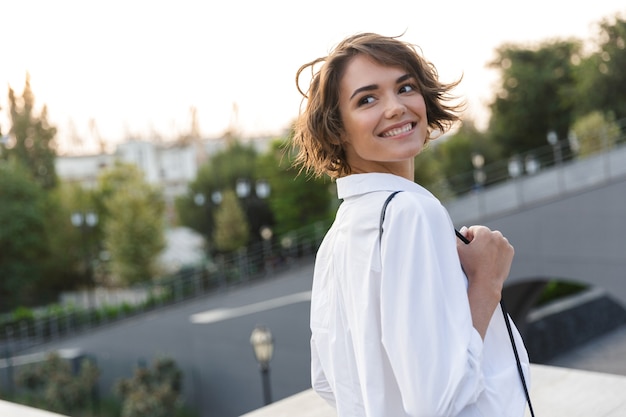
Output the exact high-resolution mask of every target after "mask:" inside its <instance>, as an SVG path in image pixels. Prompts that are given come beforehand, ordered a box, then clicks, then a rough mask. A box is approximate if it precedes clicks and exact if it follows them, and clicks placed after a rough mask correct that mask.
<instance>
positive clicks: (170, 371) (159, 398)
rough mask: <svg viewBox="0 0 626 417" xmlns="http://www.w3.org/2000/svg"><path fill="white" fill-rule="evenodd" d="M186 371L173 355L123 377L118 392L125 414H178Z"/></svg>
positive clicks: (156, 416)
mask: <svg viewBox="0 0 626 417" xmlns="http://www.w3.org/2000/svg"><path fill="white" fill-rule="evenodd" d="M181 389H182V372H181V371H180V370H179V369H178V367H177V366H176V364H175V362H174V361H173V360H172V359H169V358H161V359H158V360H156V361H155V362H154V364H153V365H152V368H151V369H149V368H144V367H137V368H136V369H135V373H134V375H133V377H132V378H128V379H122V380H120V381H119V382H117V384H116V385H115V387H114V393H115V394H117V395H119V396H120V397H122V414H121V417H171V416H174V415H176V414H177V409H178V408H179V397H180V393H181Z"/></svg>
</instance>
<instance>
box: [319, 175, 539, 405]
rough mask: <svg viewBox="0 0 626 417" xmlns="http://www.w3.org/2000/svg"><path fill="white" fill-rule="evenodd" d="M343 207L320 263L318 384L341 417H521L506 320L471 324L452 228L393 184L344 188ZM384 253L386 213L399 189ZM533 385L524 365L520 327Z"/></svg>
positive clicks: (404, 185) (353, 182)
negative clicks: (482, 331) (481, 327)
mask: <svg viewBox="0 0 626 417" xmlns="http://www.w3.org/2000/svg"><path fill="white" fill-rule="evenodd" d="M337 190H338V196H339V198H340V199H343V200H344V201H343V203H342V204H341V206H340V207H339V210H338V212H337V216H336V219H335V222H334V223H333V225H332V227H331V228H330V230H329V231H328V233H327V235H326V236H325V238H324V241H323V243H322V245H321V247H320V249H319V251H318V253H317V258H316V263H315V273H314V280H313V293H312V300H311V332H312V337H311V359H312V361H311V379H312V386H313V388H314V390H315V391H316V392H317V393H318V394H319V395H321V396H322V397H323V398H325V399H326V400H327V401H328V402H329V403H331V404H332V405H333V406H335V408H336V409H337V413H338V416H339V417H405V416H406V417H409V416H410V417H417V416H424V417H437V416H462V417H469V416H472V417H474V416H493V417H508V416H513V417H522V416H523V415H524V410H525V403H526V398H525V396H524V392H523V388H522V385H521V382H520V379H519V374H518V371H517V365H516V362H515V357H514V355H513V350H512V347H511V343H510V340H509V336H508V333H507V330H506V326H505V322H504V318H503V315H502V311H501V310H500V307H499V306H498V309H497V310H496V312H495V313H494V315H493V317H492V319H491V322H490V324H489V327H488V329H487V333H486V335H485V339H484V341H483V340H481V337H480V335H479V333H478V332H477V331H476V329H474V327H473V325H472V318H471V313H470V308H469V301H468V296H467V279H466V277H465V274H464V273H463V271H462V269H461V265H460V261H459V257H458V254H457V250H456V242H455V239H456V237H455V234H454V227H453V224H452V222H451V220H450V218H449V216H448V213H447V211H446V210H445V208H444V207H443V206H442V205H441V203H440V202H439V201H438V200H437V199H436V198H435V197H434V196H433V195H432V194H431V193H429V192H428V191H426V190H425V189H424V188H422V187H421V186H419V185H417V184H415V183H414V182H411V181H409V180H406V179H404V178H402V177H398V176H395V175H391V174H379V173H370V174H356V175H350V176H347V177H344V178H340V179H338V180H337ZM396 190H402V191H403V192H401V193H399V194H397V195H396V197H395V198H394V199H393V200H392V201H391V203H390V204H389V206H388V207H387V211H386V215H385V221H384V232H383V234H382V242H381V244H380V245H379V240H378V239H379V222H380V213H381V210H382V206H383V203H384V201H385V199H386V198H387V197H388V196H389V194H390V193H391V192H392V191H396ZM513 331H514V335H515V338H516V344H517V348H518V352H519V355H520V359H521V361H522V367H523V369H524V372H525V375H526V379H527V381H528V376H529V366H528V355H527V353H526V349H525V348H524V344H523V341H522V339H521V337H520V335H519V333H518V331H517V329H515V328H514V327H513Z"/></svg>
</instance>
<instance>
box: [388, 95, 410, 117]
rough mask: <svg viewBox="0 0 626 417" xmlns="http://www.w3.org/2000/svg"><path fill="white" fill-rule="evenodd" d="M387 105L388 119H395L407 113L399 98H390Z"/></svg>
mask: <svg viewBox="0 0 626 417" xmlns="http://www.w3.org/2000/svg"><path fill="white" fill-rule="evenodd" d="M386 105H387V107H386V109H385V117H387V118H388V119H393V118H394V117H398V116H402V115H403V114H404V113H406V106H405V105H404V103H403V102H402V101H401V100H400V99H399V98H398V97H390V98H389V99H387V103H386Z"/></svg>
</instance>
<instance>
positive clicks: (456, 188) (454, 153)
mask: <svg viewBox="0 0 626 417" xmlns="http://www.w3.org/2000/svg"><path fill="white" fill-rule="evenodd" d="M433 153H434V155H435V158H436V159H437V161H438V162H439V164H440V169H441V170H442V172H443V176H444V177H445V179H446V183H447V184H448V187H449V190H448V192H449V193H452V194H459V193H463V192H466V191H468V190H471V189H472V188H474V186H475V184H476V183H477V179H478V178H474V165H473V163H472V159H473V158H475V157H476V156H478V155H480V156H481V157H482V163H483V166H484V167H487V166H488V165H489V164H490V163H492V162H495V161H496V160H498V159H499V153H500V152H499V148H498V147H497V146H496V145H495V144H494V143H493V142H491V140H490V138H489V136H488V135H487V134H486V133H483V132H480V131H479V130H478V129H476V126H475V125H474V123H472V122H471V121H467V122H464V123H463V124H462V125H461V127H460V128H459V129H458V130H457V131H456V132H455V133H454V134H452V135H450V136H448V137H446V138H445V139H442V140H441V142H435V143H434V145H433ZM483 172H484V175H485V177H484V178H483V181H484V183H488V182H489V175H490V174H491V173H490V172H488V171H487V170H485V171H483ZM445 196H446V195H445V194H444V197H445Z"/></svg>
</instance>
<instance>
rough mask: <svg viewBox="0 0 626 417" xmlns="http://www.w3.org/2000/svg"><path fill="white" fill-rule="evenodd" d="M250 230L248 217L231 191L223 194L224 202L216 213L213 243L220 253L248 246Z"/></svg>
mask: <svg viewBox="0 0 626 417" xmlns="http://www.w3.org/2000/svg"><path fill="white" fill-rule="evenodd" d="M249 237H250V230H249V226H248V222H247V220H246V215H245V213H244V211H243V209H242V208H241V205H240V204H239V201H238V200H237V196H236V195H235V193H234V192H233V191H231V190H227V191H225V192H224V194H223V200H222V203H221V204H220V206H219V207H218V208H217V210H216V211H215V231H214V233H213V242H214V243H215V248H216V249H217V250H218V251H220V252H232V251H234V250H237V249H239V248H242V247H244V246H246V245H247V244H248V241H249Z"/></svg>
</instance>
